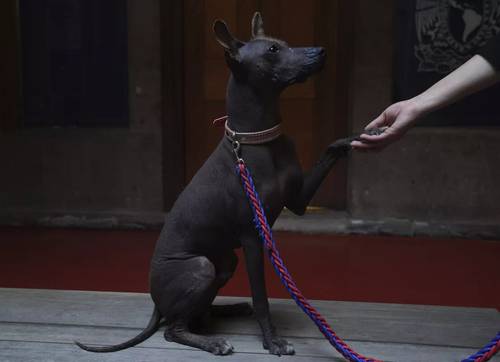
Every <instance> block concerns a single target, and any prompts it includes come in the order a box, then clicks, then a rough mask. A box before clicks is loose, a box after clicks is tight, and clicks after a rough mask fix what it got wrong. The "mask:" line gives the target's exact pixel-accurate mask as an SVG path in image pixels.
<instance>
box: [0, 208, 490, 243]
mask: <svg viewBox="0 0 500 362" xmlns="http://www.w3.org/2000/svg"><path fill="white" fill-rule="evenodd" d="M166 216H167V214H166V213H161V212H141V211H136V212H133V211H128V210H115V211H109V212H84V211H78V212H62V211H52V212H41V211H27V210H11V211H1V212H0V226H25V227H26V226H27V227H30V226H31V227H61V228H88V229H131V230H151V229H152V230H159V229H161V227H162V225H163V223H164V220H165V217H166ZM273 230H275V231H288V232H297V233H306V234H340V235H393V236H424V237H451V238H467V239H489V240H500V225H499V224H478V223H445V222H441V223H440V222H427V221H419V220H409V219H397V218H382V219H377V220H369V219H357V218H353V217H351V216H350V215H349V214H348V213H347V212H339V211H331V210H319V211H317V210H316V211H311V212H308V213H307V214H306V215H304V216H296V215H293V214H292V213H291V212H290V211H288V210H284V211H283V213H282V214H281V216H280V217H279V218H278V220H277V221H276V224H275V225H274V228H273Z"/></svg>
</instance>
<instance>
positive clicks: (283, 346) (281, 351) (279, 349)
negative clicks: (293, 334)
mask: <svg viewBox="0 0 500 362" xmlns="http://www.w3.org/2000/svg"><path fill="white" fill-rule="evenodd" d="M262 345H263V347H264V349H267V350H268V351H269V353H270V354H274V355H276V356H282V355H292V354H295V349H294V348H293V344H291V343H290V342H288V341H287V340H286V339H283V338H277V337H275V338H273V339H271V340H270V341H268V342H266V341H264V342H263V343H262Z"/></svg>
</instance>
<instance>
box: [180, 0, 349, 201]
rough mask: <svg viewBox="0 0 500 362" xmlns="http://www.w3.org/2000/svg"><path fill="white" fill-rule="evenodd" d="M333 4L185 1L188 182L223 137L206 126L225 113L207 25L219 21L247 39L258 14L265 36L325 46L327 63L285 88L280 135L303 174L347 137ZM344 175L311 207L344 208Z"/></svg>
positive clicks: (221, 63)
mask: <svg viewBox="0 0 500 362" xmlns="http://www.w3.org/2000/svg"><path fill="white" fill-rule="evenodd" d="M338 3H339V2H338V0H335V1H330V0H329V1H326V0H314V1H310V2H304V1H300V0H293V1H285V0H274V1H264V0H263V1H256V0H255V1H250V0H249V1H235V0H224V1H217V0H204V1H194V0H190V1H187V2H186V5H185V13H186V26H185V28H184V29H185V32H186V38H185V40H186V41H185V44H186V49H185V85H186V89H185V93H184V94H185V112H186V145H185V149H186V180H189V179H190V178H191V177H192V176H193V175H194V173H195V172H196V171H197V170H198V168H199V167H200V166H201V165H202V164H203V162H204V160H205V159H206V158H207V157H208V155H209V154H210V152H212V150H213V149H214V147H215V145H216V143H217V142H218V140H219V139H220V136H221V132H219V131H218V130H214V129H211V128H210V122H211V120H212V119H213V118H215V117H218V116H221V115H223V114H224V109H225V95H226V83H227V79H228V77H229V70H228V69H227V66H226V64H225V60H224V55H223V50H222V49H221V47H220V45H219V44H218V43H217V42H216V41H215V39H214V36H213V31H212V24H213V22H214V20H215V19H217V18H221V19H223V20H225V21H226V22H227V23H228V26H229V28H230V30H231V31H232V32H233V34H235V36H237V37H238V38H240V39H241V40H244V41H247V40H248V39H249V37H250V21H251V17H252V15H253V13H254V11H256V10H260V11H261V12H262V15H263V18H264V27H265V29H266V33H267V34H268V35H270V36H275V37H279V38H283V39H284V40H286V41H288V42H289V43H290V45H292V46H314V45H317V46H323V47H325V48H326V50H327V54H328V55H329V57H328V61H327V64H326V66H325V68H324V70H323V71H322V72H321V73H319V74H318V75H315V76H314V77H311V79H309V80H308V81H307V82H305V83H303V84H298V85H294V86H292V87H290V88H289V89H287V90H286V91H285V92H284V94H283V95H282V100H281V109H282V116H283V121H284V126H285V130H286V132H287V133H289V134H290V135H291V136H292V138H293V139H294V140H295V141H296V143H297V148H298V152H299V158H300V161H301V164H302V166H303V167H304V168H305V169H309V168H310V167H312V166H313V165H314V164H315V162H316V160H317V159H318V157H319V156H320V154H321V152H322V151H323V150H324V149H325V148H326V147H327V146H328V144H330V143H331V142H333V141H334V140H335V139H336V138H339V137H341V136H344V135H345V133H347V124H348V119H347V112H346V111H345V109H347V102H346V101H345V100H346V96H344V95H340V97H339V99H340V101H338V102H337V101H336V97H337V93H338V89H345V87H346V84H347V80H348V76H340V75H339V74H340V73H339V71H338V62H339V61H338V56H337V54H341V56H342V54H343V53H342V52H337V49H336V47H337V46H338V42H337V38H338V34H339V30H338V26H339V24H338V23H337V17H338V16H339V14H340V13H339V12H338V11H337V6H338ZM337 79H339V80H340V82H341V84H339V82H338V81H337ZM346 94H347V93H346ZM337 114H340V115H341V116H337ZM337 123H339V124H337ZM346 175H347V173H346V168H345V166H341V167H337V171H336V175H334V176H330V178H329V179H328V180H327V181H326V182H325V186H324V187H322V188H321V189H320V190H319V194H318V195H319V196H318V197H317V198H316V199H315V200H317V201H314V203H315V204H319V205H324V206H328V207H335V208H345V197H346V179H347V178H346V177H347V176H346Z"/></svg>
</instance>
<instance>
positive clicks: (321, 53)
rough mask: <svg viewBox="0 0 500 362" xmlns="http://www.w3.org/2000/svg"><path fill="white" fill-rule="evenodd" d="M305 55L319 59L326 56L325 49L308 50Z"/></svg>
mask: <svg viewBox="0 0 500 362" xmlns="http://www.w3.org/2000/svg"><path fill="white" fill-rule="evenodd" d="M305 54H306V56H307V57H309V58H317V57H321V56H324V55H325V48H322V47H318V48H306V50H305Z"/></svg>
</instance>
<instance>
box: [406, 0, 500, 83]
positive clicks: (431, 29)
mask: <svg viewBox="0 0 500 362" xmlns="http://www.w3.org/2000/svg"><path fill="white" fill-rule="evenodd" d="M499 5H500V0H464V1H460V0H417V1H416V12H415V25H416V31H417V43H416V45H415V56H416V57H417V59H418V72H435V73H440V74H447V73H449V72H451V71H453V70H454V69H455V68H457V67H459V66H460V65H461V64H463V63H464V62H465V61H466V60H467V59H469V58H470V57H471V56H472V55H473V54H474V53H475V52H476V51H477V49H479V48H480V47H481V46H483V45H484V44H485V43H486V41H487V40H488V39H489V38H491V37H492V36H493V35H495V34H497V33H498V32H500V7H499Z"/></svg>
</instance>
